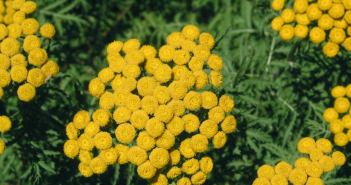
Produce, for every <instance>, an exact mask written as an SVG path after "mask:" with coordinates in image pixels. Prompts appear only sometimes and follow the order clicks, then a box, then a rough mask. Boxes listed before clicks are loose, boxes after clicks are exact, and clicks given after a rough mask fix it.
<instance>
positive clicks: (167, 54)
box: [158, 45, 175, 62]
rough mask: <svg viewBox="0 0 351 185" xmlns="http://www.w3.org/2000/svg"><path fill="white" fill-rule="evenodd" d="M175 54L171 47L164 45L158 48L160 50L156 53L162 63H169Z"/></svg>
mask: <svg viewBox="0 0 351 185" xmlns="http://www.w3.org/2000/svg"><path fill="white" fill-rule="evenodd" d="M174 52H175V49H174V47H173V46H171V45H164V46H162V47H160V50H159V52H158V56H159V57H160V60H161V61H162V62H170V61H171V60H172V59H173V54H174Z"/></svg>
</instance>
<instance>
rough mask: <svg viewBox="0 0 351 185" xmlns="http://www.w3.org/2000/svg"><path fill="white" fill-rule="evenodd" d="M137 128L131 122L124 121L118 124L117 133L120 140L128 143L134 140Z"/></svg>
mask: <svg viewBox="0 0 351 185" xmlns="http://www.w3.org/2000/svg"><path fill="white" fill-rule="evenodd" d="M135 134H136V131H135V128H134V127H133V125H131V124H129V123H123V124H120V125H118V127H117V129H116V131H115V135H116V138H117V140H118V141H119V142H121V143H125V144H128V143H130V142H132V141H133V140H134V138H135Z"/></svg>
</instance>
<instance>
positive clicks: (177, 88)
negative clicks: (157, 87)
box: [168, 81, 188, 100]
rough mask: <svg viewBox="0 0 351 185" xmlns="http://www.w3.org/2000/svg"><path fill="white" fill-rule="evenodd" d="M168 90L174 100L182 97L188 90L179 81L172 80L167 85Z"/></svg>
mask: <svg viewBox="0 0 351 185" xmlns="http://www.w3.org/2000/svg"><path fill="white" fill-rule="evenodd" d="M168 90H169V92H170V94H171V97H172V98H173V99H175V100H180V99H183V98H184V97H185V95H186V93H187V91H188V89H187V88H186V86H185V84H184V83H182V82H181V81H173V82H172V83H171V84H170V85H169V86H168Z"/></svg>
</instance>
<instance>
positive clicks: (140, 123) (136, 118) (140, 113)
mask: <svg viewBox="0 0 351 185" xmlns="http://www.w3.org/2000/svg"><path fill="white" fill-rule="evenodd" d="M147 121H149V115H147V112H146V111H145V110H136V111H134V112H133V113H132V115H131V117H130V123H131V124H132V125H133V126H134V127H135V128H136V129H139V130H141V129H144V128H145V125H146V123H147Z"/></svg>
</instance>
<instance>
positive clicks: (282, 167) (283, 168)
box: [274, 161, 292, 177]
mask: <svg viewBox="0 0 351 185" xmlns="http://www.w3.org/2000/svg"><path fill="white" fill-rule="evenodd" d="M291 170H292V166H291V165H290V164H288V163H287V162H285V161H282V162H279V163H278V164H277V165H275V167H274V171H275V173H276V174H281V175H283V176H285V177H289V175H290V172H291Z"/></svg>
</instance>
